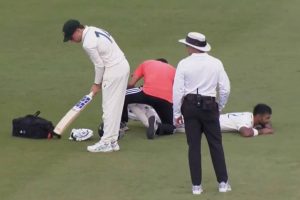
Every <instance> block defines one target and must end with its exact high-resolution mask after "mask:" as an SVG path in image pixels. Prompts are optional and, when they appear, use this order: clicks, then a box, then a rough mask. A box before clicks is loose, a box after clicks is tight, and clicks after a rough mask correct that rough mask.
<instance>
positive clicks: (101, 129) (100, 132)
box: [98, 122, 104, 138]
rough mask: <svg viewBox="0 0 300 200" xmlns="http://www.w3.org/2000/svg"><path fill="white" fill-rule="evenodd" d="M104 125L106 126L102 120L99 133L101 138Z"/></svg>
mask: <svg viewBox="0 0 300 200" xmlns="http://www.w3.org/2000/svg"><path fill="white" fill-rule="evenodd" d="M103 126H104V124H103V122H102V123H101V124H100V125H99V127H98V134H99V136H100V138H101V137H102V136H103V135H104V131H103Z"/></svg>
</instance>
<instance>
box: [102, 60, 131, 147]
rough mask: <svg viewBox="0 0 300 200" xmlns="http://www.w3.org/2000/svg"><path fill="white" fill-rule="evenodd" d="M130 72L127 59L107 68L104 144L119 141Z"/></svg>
mask: <svg viewBox="0 0 300 200" xmlns="http://www.w3.org/2000/svg"><path fill="white" fill-rule="evenodd" d="M129 72H130V67H129V64H128V62H127V60H126V59H124V61H123V62H121V63H119V64H117V65H114V66H112V67H108V68H105V71H104V74H103V81H102V111H103V115H102V120H103V123H104V127H103V131H104V135H103V136H102V137H101V141H103V142H111V141H116V140H117V139H118V136H119V130H120V123H121V116H122V110H123V105H124V100H125V94H126V88H127V84H128V77H129Z"/></svg>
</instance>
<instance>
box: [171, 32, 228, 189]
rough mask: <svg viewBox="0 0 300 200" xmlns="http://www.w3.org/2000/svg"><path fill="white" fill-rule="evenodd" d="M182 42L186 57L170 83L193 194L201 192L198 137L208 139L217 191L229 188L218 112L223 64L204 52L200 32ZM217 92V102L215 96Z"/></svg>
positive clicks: (224, 84) (223, 98) (224, 88)
mask: <svg viewBox="0 0 300 200" xmlns="http://www.w3.org/2000/svg"><path fill="white" fill-rule="evenodd" d="M179 42H180V43H183V44H185V45H186V48H187V52H188V54H189V56H188V57H186V58H184V59H182V60H181V61H180V62H179V64H178V66H177V70H176V75H175V80H174V85H173V109H174V118H175V120H176V123H177V124H181V123H183V118H184V123H185V131H186V137H187V143H188V146H189V152H188V158H189V166H190V173H191V178H192V184H193V187H192V192H193V194H201V193H202V191H203V190H202V186H201V179H202V169H201V136H202V133H203V132H204V134H205V136H206V139H207V141H208V145H209V150H210V154H211V159H212V163H213V166H214V170H215V173H216V176H217V181H218V182H219V192H227V191H230V190H231V187H230V185H229V184H228V176H227V169H226V163H225V157H224V151H223V145H222V136H221V131H220V122H219V112H220V111H221V110H222V108H224V106H225V104H226V102H227V99H228V96H229V93H230V82H229V79H228V76H227V74H226V72H225V70H224V67H223V64H222V62H221V61H220V60H218V59H217V58H214V57H212V56H210V55H208V54H207V52H209V51H210V49H211V47H210V45H209V44H208V43H207V42H206V38H205V36H204V35H203V34H201V33H197V32H190V33H188V35H187V36H186V38H185V39H181V40H179ZM217 93H218V94H219V104H218V103H216V100H215V99H216V96H217Z"/></svg>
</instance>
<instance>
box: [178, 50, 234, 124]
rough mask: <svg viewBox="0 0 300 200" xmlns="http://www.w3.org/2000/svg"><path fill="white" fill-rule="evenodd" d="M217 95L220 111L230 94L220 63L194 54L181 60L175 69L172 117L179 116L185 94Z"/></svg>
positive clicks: (201, 54) (227, 80)
mask: <svg viewBox="0 0 300 200" xmlns="http://www.w3.org/2000/svg"><path fill="white" fill-rule="evenodd" d="M217 87H218V89H219V90H218V94H219V110H220V111H221V110H222V109H223V108H224V107H225V104H226V103H227V99H228V96H229V93H230V82H229V79H228V76H227V74H226V72H225V70H224V67H223V64H222V62H221V61H220V60H219V59H217V58H214V57H213V56H210V55H208V54H207V53H194V54H192V55H190V56H188V57H187V58H185V59H183V60H181V61H180V62H179V64H178V66H177V69H176V75H175V79H174V85H173V112H174V117H175V118H178V117H180V116H181V111H180V108H181V105H182V100H183V97H184V96H185V95H187V94H197V88H198V93H199V94H201V95H202V96H212V97H216V96H217Z"/></svg>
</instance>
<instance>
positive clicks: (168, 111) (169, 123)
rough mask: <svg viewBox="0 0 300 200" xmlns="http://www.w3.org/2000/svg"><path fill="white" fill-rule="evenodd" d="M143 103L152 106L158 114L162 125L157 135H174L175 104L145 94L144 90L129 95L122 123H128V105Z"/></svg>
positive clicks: (126, 97)
mask: <svg viewBox="0 0 300 200" xmlns="http://www.w3.org/2000/svg"><path fill="white" fill-rule="evenodd" d="M131 103H141V104H147V105H149V106H152V107H153V109H154V110H155V111H156V112H157V114H158V116H159V118H160V120H161V123H162V124H160V125H159V127H158V131H157V134H173V132H174V129H175V126H174V125H173V104H172V103H170V102H168V101H166V100H164V99H161V98H158V97H154V96H150V95H147V94H145V93H144V92H143V91H142V90H141V91H137V92H131V93H127V94H126V96H125V102H124V107H123V112H122V119H121V121H122V122H128V104H131Z"/></svg>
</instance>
